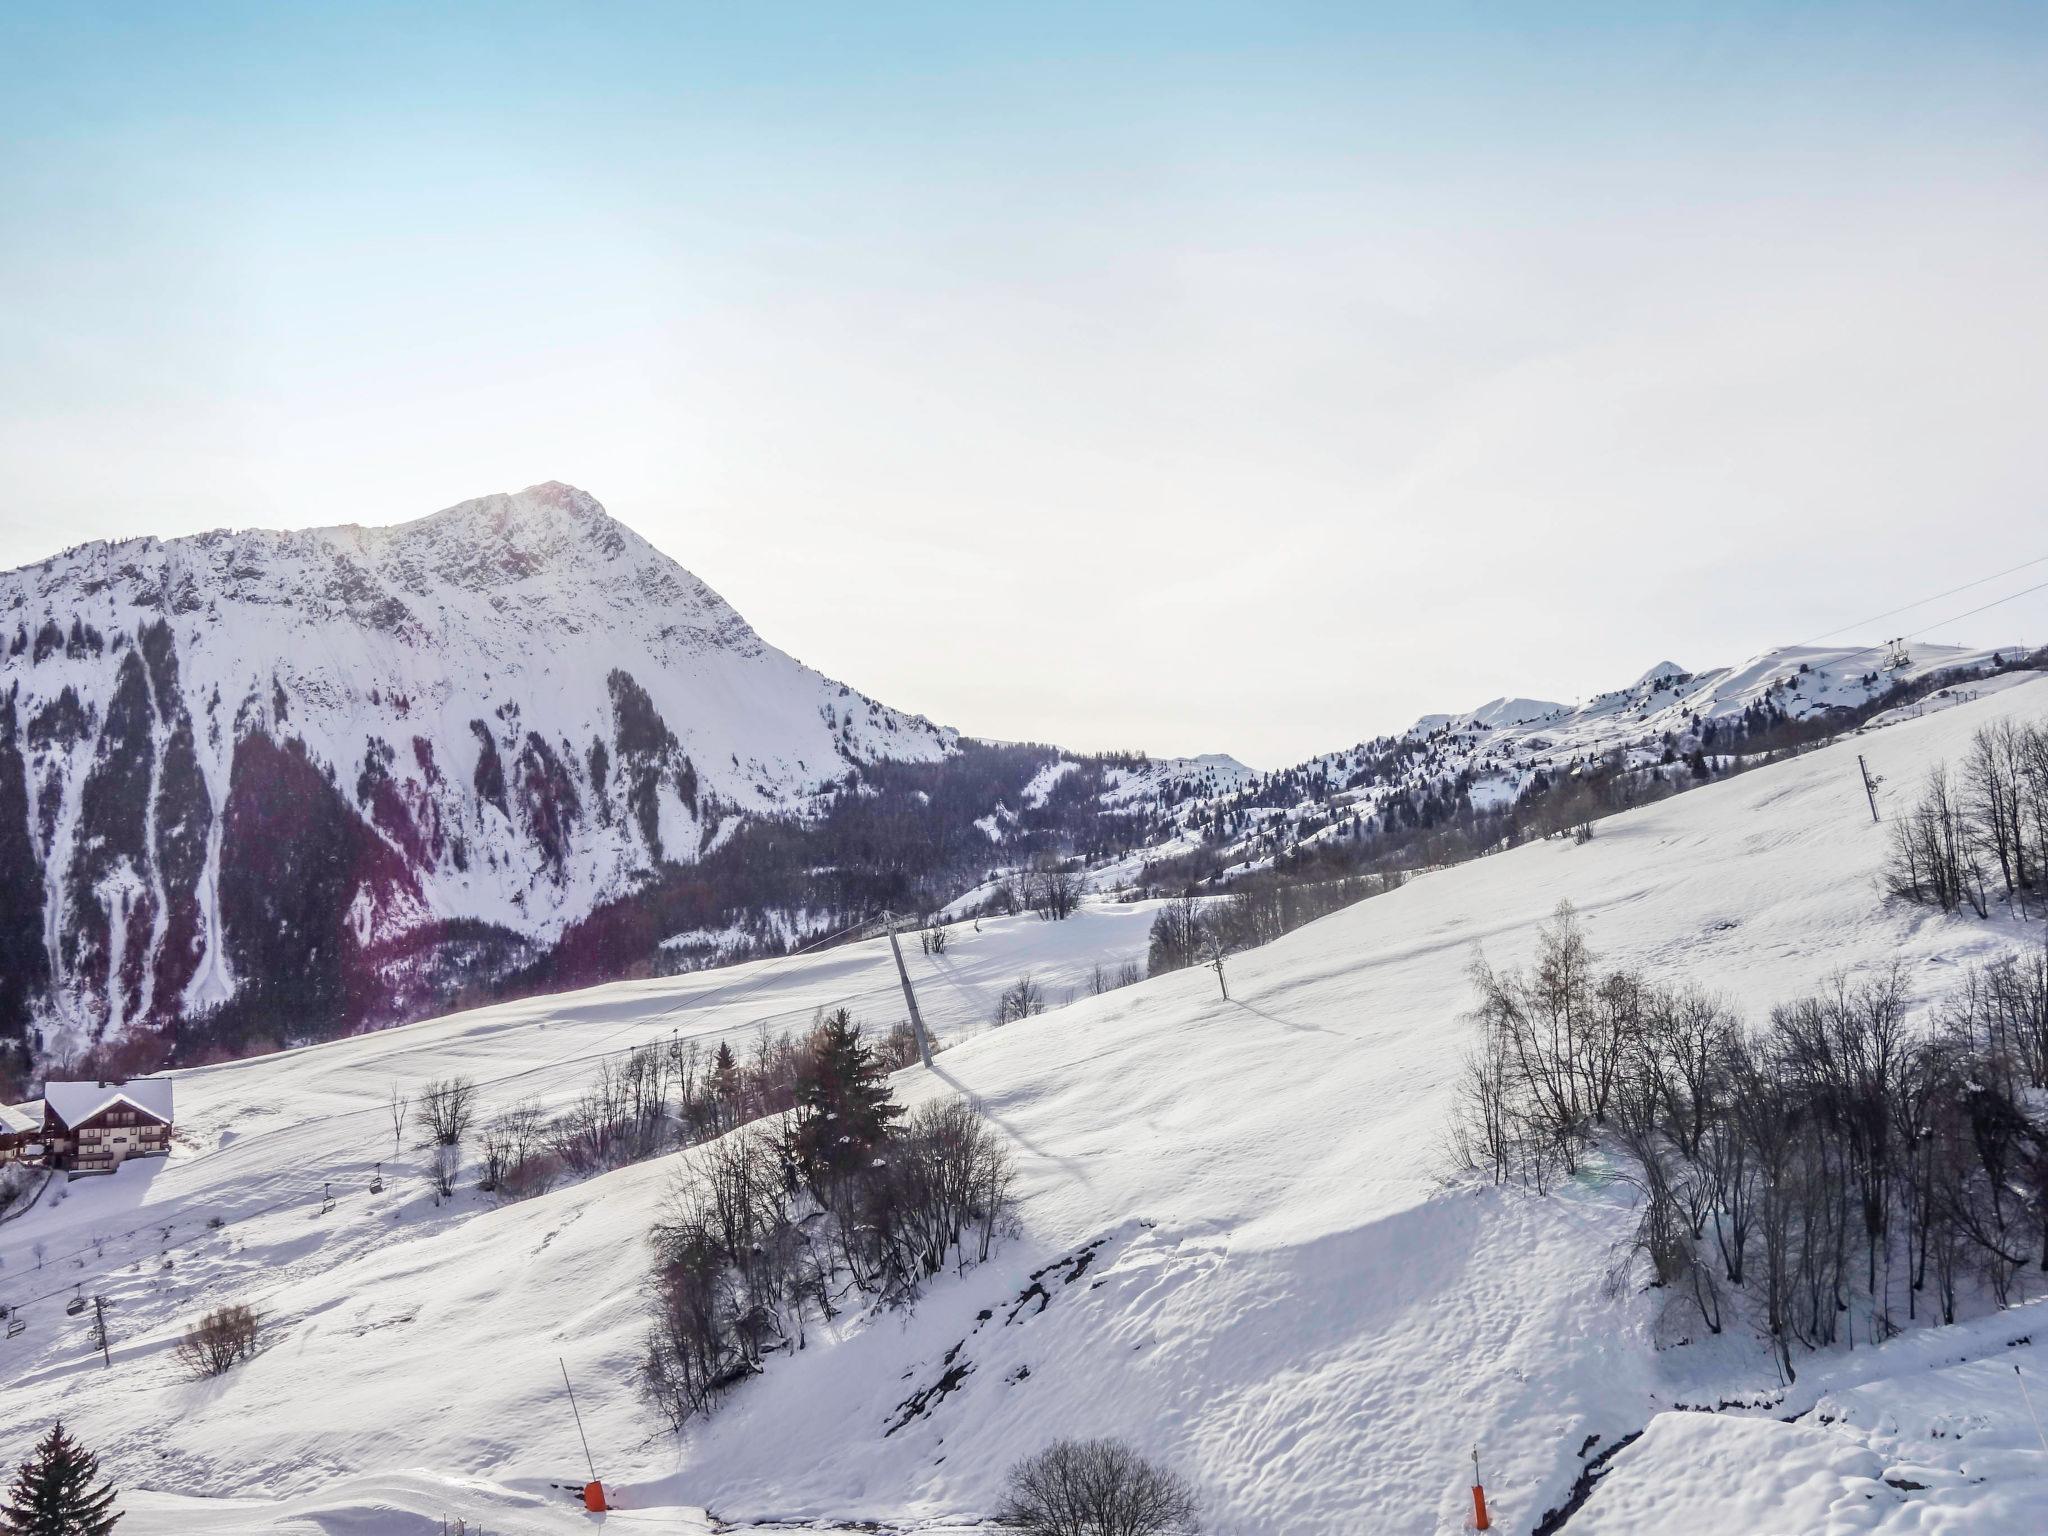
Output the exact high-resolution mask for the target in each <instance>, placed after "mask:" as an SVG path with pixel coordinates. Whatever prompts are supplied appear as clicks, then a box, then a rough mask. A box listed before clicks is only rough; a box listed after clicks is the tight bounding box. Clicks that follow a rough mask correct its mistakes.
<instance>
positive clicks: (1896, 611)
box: [1799, 555, 2048, 645]
mask: <svg viewBox="0 0 2048 1536" xmlns="http://www.w3.org/2000/svg"><path fill="white" fill-rule="evenodd" d="M2044 563H2048V555H2037V556H2035V557H2034V558H2033V559H2032V560H2022V561H2021V562H2020V563H2019V564H2018V565H2011V566H2007V567H2006V568H2005V569H2004V570H2002V571H1993V572H1992V573H1991V574H1990V575H1989V576H1979V577H1978V578H1977V579H1976V580H1975V581H1966V582H1964V583H1963V584H1962V585H1961V586H1959V587H1950V588H1949V589H1948V590H1947V591H1946V592H1936V593H1933V594H1931V595H1930V596H1927V597H1922V598H1918V599H1916V600H1915V601H1913V602H1910V603H1905V604H1902V605H1901V606H1899V607H1897V608H1888V609H1886V610H1885V611H1884V612H1883V613H1873V614H1872V615H1871V616H1870V617H1869V618H1867V619H1858V620H1857V621H1856V622H1855V623H1853V624H1844V625H1843V626H1842V627H1841V628H1840V629H1831V630H1829V631H1828V632H1827V633H1826V634H1822V635H1815V636H1814V637H1813V638H1812V639H1811V640H1801V641H1800V642H1799V644H1800V645H1818V644H1820V642H1821V641H1823V640H1832V639H1834V637H1835V636H1836V635H1845V634H1847V633H1848V632H1849V631H1850V630H1852V629H1862V628H1863V627H1864V626H1865V625H1868V624H1877V623H1881V622H1883V621H1884V620H1886V619H1890V618H1896V617H1897V616H1898V615H1900V614H1902V613H1911V612H1912V611H1913V610H1914V609H1915V608H1924V607H1926V606H1927V605H1928V604H1929V603H1938V602H1940V601H1941V600H1942V599H1943V598H1944V597H1954V596H1955V595H1956V594H1957V593H1958V592H1967V591H1969V590H1970V588H1972V587H1981V586H1983V585H1984V583H1986V582H1987V581H1996V580H1998V578H1999V577H2001V576H2012V575H2016V574H2018V573H2019V572H2021V571H2024V570H2029V569H2031V568H2032V567H2034V566H2037V565H2041V564H2044ZM2036 590H2038V589H2037V588H2031V587H2030V588H2028V591H2036ZM2024 595H2025V594H2023V593H2015V594H2014V596H2024ZM1973 611H1978V612H1981V611H1982V610H1973ZM1963 617H1965V618H1967V617H1968V615H1967V614H1965V615H1963ZM1948 622H1952V621H1948Z"/></svg>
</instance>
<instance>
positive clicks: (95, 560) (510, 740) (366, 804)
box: [0, 482, 954, 1039]
mask: <svg viewBox="0 0 2048 1536" xmlns="http://www.w3.org/2000/svg"><path fill="white" fill-rule="evenodd" d="M953 741H954V737H953V734H952V733H951V732H947V731H942V730H940V729H938V728H937V727H935V726H934V725H932V724H931V723H930V722H929V721H926V720H923V719H921V718H918V717H916V716H912V715H907V714H904V713H902V712H900V711H897V710H892V709H889V708H886V707H885V706H883V705H882V704H880V703H879V702H878V701H876V700H873V699H870V698H868V697H867V696H866V695H864V694H861V693H859V692H857V691H856V690H854V689H852V688H849V687H847V686H846V685H844V684H842V683H839V682H837V681H835V680H833V679H831V678H827V677H824V676H821V675H820V674H818V673H817V672H815V671H812V670H811V669H810V668H808V667H805V666H803V665H802V664H800V663H799V662H797V661H796V660H795V659H794V658H793V657H791V656H789V655H787V654H786V653H784V652H782V651H780V650H778V649H776V648H775V647H774V646H772V645H769V644H767V643H766V642H765V641H763V640H762V639H761V637H760V636H759V635H757V634H756V633H755V632H754V630H753V628H752V627H751V626H750V625H749V624H748V623H747V622H746V621H745V620H744V619H742V618H741V617H740V616H739V614H738V613H736V612H734V610H733V609H732V607H731V605H729V604H728V603H727V602H726V601H725V600H724V599H723V598H721V597H720V596H719V595H718V594H717V593H716V592H714V591H713V590H712V589H711V588H710V587H709V586H707V585H706V584H705V583H704V582H702V581H700V580H699V579H698V578H697V577H696V576H695V575H693V574H692V573H691V572H689V571H687V570H685V569H684V568H683V567H682V566H681V565H679V564H677V563H676V562H675V561H674V560H673V559H671V558H670V557H669V556H667V555H665V554H663V553H662V552H661V551H660V550H658V549H656V548H655V547H654V546H653V545H651V544H650V543H648V542H647V541H646V540H645V539H643V538H641V537H640V536H639V535H638V534H636V533H634V532H633V531H632V530H631V529H629V528H627V527H626V526H625V525H624V524H623V523H620V522H619V521H617V520H616V519H614V518H613V517H611V516H610V514H609V513H607V512H606V511H605V509H604V508H603V507H602V506H601V505H600V504H599V503H598V502H597V501H596V499H595V498H593V497H592V496H590V495H589V494H588V493H586V492H584V491H581V490H578V489H577V488H575V487H573V486H569V485H563V484H560V483H557V482H549V483H546V484H542V485H536V486H530V487H528V488H527V489H525V490H522V491H517V492H512V493H509V494H499V495H492V496H484V497H479V498H477V499H475V500H472V501H465V502H462V503H460V504H459V505H456V506H453V507H449V508H446V509H445V510H443V511H440V512H436V513H433V514H432V515H430V516H427V517H422V518H417V519H414V520H412V521H409V522H400V523H393V524H386V525H381V526H364V525H355V524H348V525H341V526H335V527H325V528H308V529H299V530H289V531H281V530H271V529H242V530H235V531H228V530H221V531H216V532H212V533H204V534H199V535H196V536H193V537H189V538H178V539H168V540H158V539H134V540H127V541H124V542H121V543H97V544H86V545H81V546H79V547H77V548H75V549H71V550H67V551H65V552H64V553H63V554H61V555H57V556H55V557H53V558H51V559H49V560H46V561H43V562H42V563H40V564H38V565H34V566H29V567H26V568H24V569H21V570H18V571H13V572H8V573H0V791H5V790H6V786H7V785H9V784H10V783H12V784H18V785H19V786H20V788H19V790H18V791H15V792H8V793H0V848H4V847H6V846H8V844H7V841H6V837H5V835H4V834H6V833H7V832H9V831H12V830H15V829H19V831H20V832H21V833H22V836H21V837H20V838H19V839H17V840H16V842H17V844H18V846H19V849H20V852H19V854H18V859H17V862H18V863H19V864H20V865H21V867H20V868H19V869H14V870H0V877H4V880H12V881H14V882H15V883H16V884H17V885H18V886H19V887H20V888H21V889H22V890H23V891H25V892H27V893H28V894H26V895H25V896H24V897H23V898H22V902H21V904H20V911H19V912H17V913H14V915H13V919H12V924H11V927H12V929H14V930H18V933H17V935H16V936H17V938H18V939H19V940H20V942H22V943H23V944H25V945H27V946H28V949H29V951H30V952H31V953H33V954H36V955H37V957H38V961H39V964H38V979H37V981H36V987H37V989H38V990H39V991H40V992H41V993H42V994H43V995H44V996H45V997H46V998H47V999H48V1001H47V1004H45V1005H41V1006H44V1007H45V1009H46V1013H47V1014H49V1015H52V1016H54V1017H55V1018H57V1019H60V1020H62V1021H63V1023H64V1025H65V1026H66V1028H67V1029H68V1031H69V1033H70V1034H71V1035H72V1036H73V1037H75V1038H84V1039H90V1038H101V1037H104V1036H109V1035H120V1034H122V1033H124V1032H125V1031H126V1029H127V1027H128V1025H129V1023H130V1022H131V1021H134V1020H137V1019H152V1020H161V1019H166V1018H170V1017H173V1016H175V1015H176V1014H177V1013H178V1012H179V1011H180V1010H181V1009H183V1010H191V1009H196V1008H202V1007H211V1006H214V1005H217V1004H220V1003H222V1002H223V1001H225V1000H226V999H228V998H229V997H231V996H233V995H235V993H236V992H237V990H238V988H239V987H240V985H241V984H242V982H244V981H246V980H247V979H248V978H249V977H250V976H251V975H258V976H260V975H263V974H265V973H266V967H267V968H269V969H270V970H273V971H274V970H275V969H276V966H277V965H279V964H282V963H283V960H282V958H281V956H280V955H261V954H258V953H256V952H255V950H256V948H261V946H260V945H258V944H257V941H256V939H255V938H254V937H250V935H254V934H256V933H259V932H262V933H270V934H273V935H274V934H277V933H282V932H286V931H289V930H292V929H295V928H304V927H306V926H307V925H309V924H310V923H312V922H314V921H315V919H316V917H317V920H318V921H319V922H321V923H325V924H328V925H329V926H330V927H333V928H334V929H335V930H336V931H339V929H340V927H341V926H344V919H345V926H346V927H347V929H348V931H349V932H350V934H351V935H352V938H351V939H350V940H349V943H350V944H351V945H352V946H353V949H352V951H351V954H350V956H349V957H347V958H346V960H345V962H344V961H341V960H338V961H337V962H336V964H337V977H338V979H337V981H336V984H335V989H334V990H335V992H336V995H337V996H340V995H341V994H342V993H343V992H345V991H346V990H347V989H348V988H349V987H351V986H355V985H356V982H355V979H354V978H355V972H354V971H350V970H349V969H348V968H349V967H366V966H367V965H369V964H370V963H371V962H370V961H368V960H367V959H365V958H364V957H365V956H368V955H370V954H371V953H372V952H373V951H389V950H391V949H392V947H393V946H398V945H401V944H404V943H409V942H415V941H418V940H416V936H417V935H419V934H421V933H423V932H430V931H432V930H434V928H435V925H437V924H443V923H448V922H457V921H469V922H474V923H480V924H486V925H490V926H491V928H492V930H493V931H494V932H497V933H501V934H509V935H514V936H516V937H517V941H518V942H521V943H524V942H536V941H538V942H545V941H548V940H550V939H551V938H552V937H553V936H554V935H556V934H558V933H559V932H560V931H561V930H562V928H563V927H564V926H565V925H567V924H569V923H572V922H575V921H576V920H578V919H579V918H581V917H583V916H585V915H587V914H588V913H589V912H591V911H592V910H593V908H594V907H596V906H597V905H599V904H600V903H602V902H604V901H606V900H609V899H612V898H615V897H617V896H619V895H621V894H622V893H625V892H627V891H630V890H632V889H634V888H636V887H637V886H638V885H639V884H640V883H641V882H643V881H645V880H646V879H647V878H648V877H649V876H650V875H652V874H654V873H656V872H658V871H659V870H661V869H662V868H663V867H664V866H667V865H671V864H676V863H689V862H691V861H693V860H695V859H696V858H698V857H699V856H701V855H702V853H703V852H704V851H706V850H707V849H709V848H710V847H712V846H714V845H715V844H716V842H717V841H718V840H719V839H720V838H721V837H723V836H728V835H730V834H731V832H732V831H733V829H734V827H735V826H736V825H737V821H738V819H740V818H744V817H748V816H768V815H799V816H800V815H803V814H806V813H807V812H808V811H809V810H810V809H811V808H813V807H814V805H815V804H816V802H817V799H818V797H819V796H821V795H824V794H827V793H829V792H833V791H836V789H837V788H838V787H839V786H841V785H842V784H843V783H844V782H845V781H846V780H847V779H848V776H849V774H850V773H851V772H852V771H853V770H855V769H858V768H860V767H863V766H865V765H868V764H872V763H876V762H879V761H885V760H886V761H899V762H900V761H927V762H928V761H933V760H936V759H938V758H941V757H944V756H945V755H946V754H947V752H948V751H949V750H951V747H952V744H953ZM17 764H18V766H17ZM323 840H324V841H323ZM292 842H296V843H302V844H306V845H307V846H313V845H316V844H317V845H319V846H321V847H323V848H326V849H327V850H328V852H329V853H332V854H333V856H334V857H335V858H336V859H338V860H339V861H340V863H339V865H338V866H337V867H339V868H340V869H341V873H339V874H337V875H335V876H334V877H333V878H332V879H328V878H327V877H326V876H324V875H321V874H320V873H319V871H320V870H321V869H325V868H326V867H327V866H325V865H319V866H313V865H309V866H307V868H306V869H303V870H301V869H296V868H295V869H292V870H287V871H282V872H279V871H271V872H267V873H262V874H258V873H256V872H255V871H256V869H257V866H259V865H261V863H262V862H263V859H264V858H265V857H267V856H269V851H270V850H273V849H279V848H280V845H281V844H283V843H292ZM335 849H340V850H343V852H341V853H334V850H335ZM326 856H327V855H325V854H323V857H326ZM224 871H225V875H224ZM238 871H244V872H246V875H247V878H248V879H249V881H250V888H249V889H248V890H247V891H246V892H245V891H242V890H240V889H238V888H237V887H236V885H235V881H236V880H237V879H238V878H242V877H243V876H242V875H240V874H238V873H237V872H238ZM4 880H0V883H4ZM323 880H324V881H325V884H321V881H323ZM224 881H225V883H224ZM308 882H310V884H309V883H308ZM315 887H318V888H317V889H315ZM273 892H282V893H285V894H286V895H288V896H289V897H290V898H291V899H292V900H300V899H303V900H305V901H311V902H313V903H314V905H315V906H316V907H317V908H318V911H317V913H316V912H314V911H313V910H312V909H310V908H309V909H308V910H306V911H300V912H297V913H290V912H285V911H282V910H272V909H271V906H269V905H266V903H268V902H270V901H271V899H272V897H271V895H269V894H266V893H273ZM309 893H310V894H309ZM280 899H281V898H280ZM238 902H239V903H240V906H239V907H238ZM8 910H11V909H8ZM238 912H239V913H240V914H241V915H239V916H238ZM0 926H4V925H0ZM418 942H431V941H418ZM238 945H239V946H240V947H241V948H242V949H243V950H245V951H246V952H245V953H244V954H242V955H240V956H237V955H236V954H235V951H236V949H237V947H238ZM251 946H255V948H251ZM0 952H4V951H0ZM337 1006H339V1005H337ZM350 1006H353V1005H350Z"/></svg>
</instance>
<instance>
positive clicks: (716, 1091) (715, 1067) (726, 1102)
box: [711, 1040, 740, 1126]
mask: <svg viewBox="0 0 2048 1536" xmlns="http://www.w3.org/2000/svg"><path fill="white" fill-rule="evenodd" d="M711 1095H712V1097H713V1098H714V1099H716V1100H717V1101H718V1112H719V1115H720V1117H721V1124H724V1125H728V1126H729V1125H732V1124H734V1123H735V1122H737V1121H738V1119H739V1103H740V1064H739V1062H738V1061H737V1060H735V1059H734V1057H733V1054H732V1046H731V1045H729V1044H728V1043H727V1042H725V1041H723V1040H721V1041H719V1042H718V1051H717V1053H716V1054H715V1055H714V1056H713V1057H712V1058H711Z"/></svg>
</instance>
